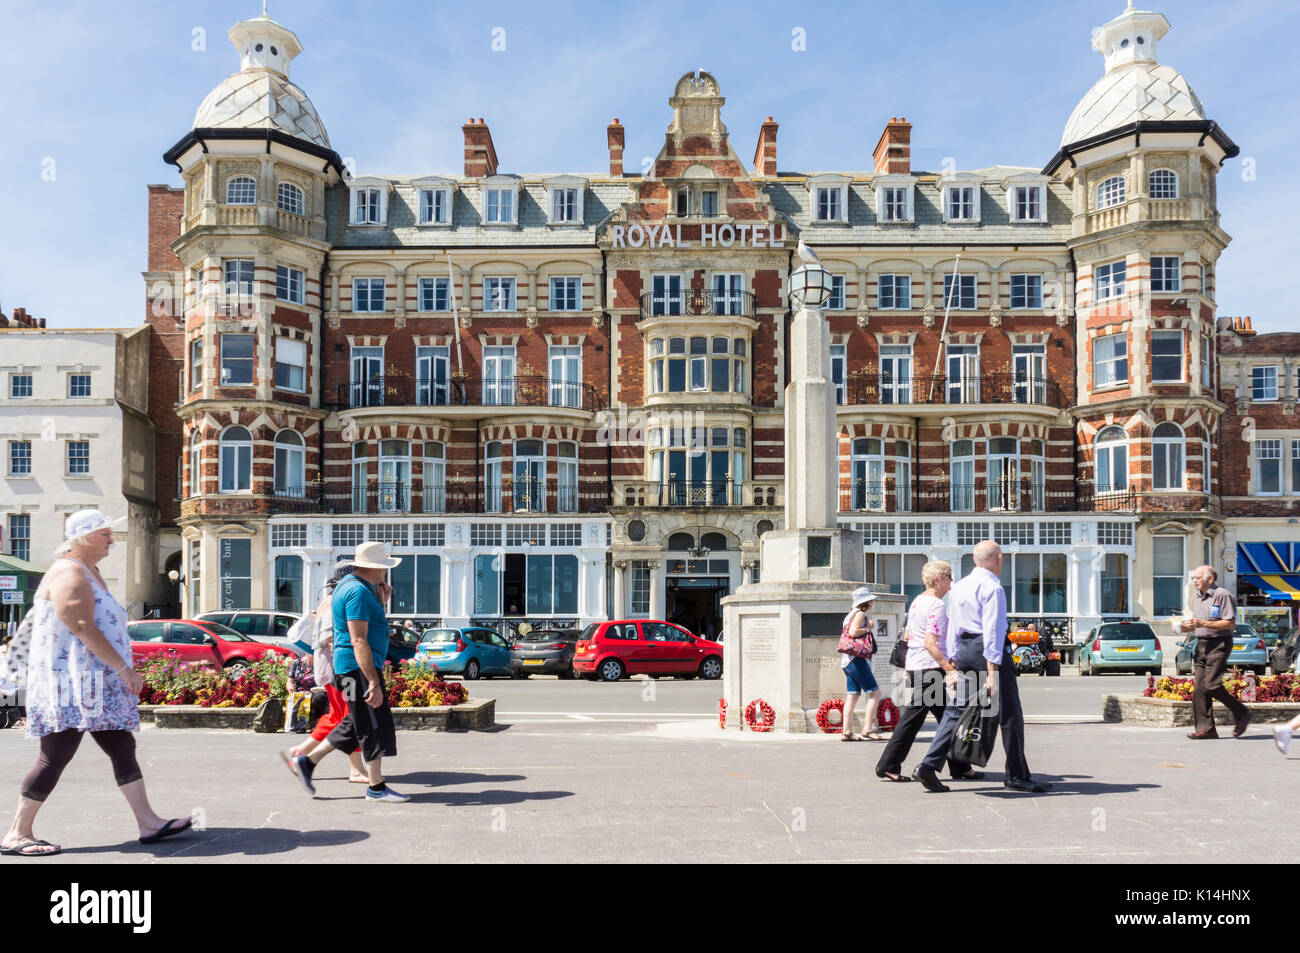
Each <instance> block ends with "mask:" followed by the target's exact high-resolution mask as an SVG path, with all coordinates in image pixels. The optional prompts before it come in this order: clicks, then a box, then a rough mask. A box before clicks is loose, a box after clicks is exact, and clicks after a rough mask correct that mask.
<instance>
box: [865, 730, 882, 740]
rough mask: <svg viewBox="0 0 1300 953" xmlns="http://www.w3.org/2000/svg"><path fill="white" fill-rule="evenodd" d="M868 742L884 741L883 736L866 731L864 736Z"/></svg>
mask: <svg viewBox="0 0 1300 953" xmlns="http://www.w3.org/2000/svg"><path fill="white" fill-rule="evenodd" d="M863 737H864V738H866V739H867V740H868V741H884V740H885V736H884V735H882V734H880V733H879V732H875V731H868V732H867V733H866V734H865V735H864V736H863Z"/></svg>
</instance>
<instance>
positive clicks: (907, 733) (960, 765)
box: [876, 668, 970, 777]
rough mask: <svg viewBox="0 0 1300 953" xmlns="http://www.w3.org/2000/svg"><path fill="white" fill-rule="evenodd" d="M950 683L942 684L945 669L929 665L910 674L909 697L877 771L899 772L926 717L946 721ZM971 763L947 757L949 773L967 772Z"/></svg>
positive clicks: (953, 774) (908, 683)
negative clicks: (944, 718)
mask: <svg viewBox="0 0 1300 953" xmlns="http://www.w3.org/2000/svg"><path fill="white" fill-rule="evenodd" d="M947 695H948V691H947V686H945V685H944V683H943V669H941V668H926V669H921V670H920V671H910V672H908V673H907V699H906V702H905V704H904V705H903V706H902V710H901V711H900V713H899V716H898V724H897V725H895V726H894V734H893V737H892V738H890V739H889V744H887V745H886V746H885V750H884V751H883V752H881V755H880V760H879V761H877V762H876V770H877V771H881V772H884V773H886V774H900V773H901V772H902V770H903V759H904V758H906V757H907V754H908V752H909V751H911V750H912V744H913V742H915V741H916V733H917V732H918V731H920V730H921V726H922V725H923V724H925V716H926V715H927V714H929V715H933V716H934V720H935V721H936V722H939V723H942V722H943V713H944V711H945V710H946V708H947V702H948V701H949V700H950V699H948V697H947ZM969 770H970V765H969V764H967V763H966V762H965V761H954V760H953V759H952V758H949V759H948V773H949V774H951V775H952V776H953V777H957V776H958V775H962V774H965V773H966V772H968V771H969Z"/></svg>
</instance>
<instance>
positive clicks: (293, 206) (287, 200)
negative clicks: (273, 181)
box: [275, 182, 306, 215]
mask: <svg viewBox="0 0 1300 953" xmlns="http://www.w3.org/2000/svg"><path fill="white" fill-rule="evenodd" d="M275 204H276V205H277V206H278V207H279V208H280V210H281V211H284V212H292V213H293V214H294V215H302V214H303V211H304V209H305V208H306V204H305V203H304V202H303V197H302V189H300V188H298V186H296V185H292V184H290V183H289V182H281V183H280V185H279V187H278V188H277V189H276V194H275Z"/></svg>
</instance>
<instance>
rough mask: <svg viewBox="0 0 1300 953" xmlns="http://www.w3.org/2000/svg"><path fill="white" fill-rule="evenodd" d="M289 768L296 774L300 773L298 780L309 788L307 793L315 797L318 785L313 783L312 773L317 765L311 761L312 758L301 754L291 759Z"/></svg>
mask: <svg viewBox="0 0 1300 953" xmlns="http://www.w3.org/2000/svg"><path fill="white" fill-rule="evenodd" d="M289 768H290V770H291V771H293V772H294V774H296V775H298V780H299V781H301V782H302V786H303V787H305V788H306V789H307V793H308V794H310V795H312V796H313V797H314V796H315V795H316V785H314V784H312V783H311V773H312V771H314V770H315V768H316V766H315V765H314V764H312V763H311V759H310V758H308V757H307V756H306V755H305V754H300V755H298V757H296V758H293V759H291V760H290V761H289Z"/></svg>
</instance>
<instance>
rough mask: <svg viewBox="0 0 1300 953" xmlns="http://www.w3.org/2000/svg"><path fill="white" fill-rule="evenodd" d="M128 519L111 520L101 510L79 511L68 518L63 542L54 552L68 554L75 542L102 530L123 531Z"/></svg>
mask: <svg viewBox="0 0 1300 953" xmlns="http://www.w3.org/2000/svg"><path fill="white" fill-rule="evenodd" d="M126 519H127V518H126V517H125V516H121V517H118V518H117V519H115V520H111V519H109V518H108V517H107V516H105V515H104V514H103V513H101V512H100V511H99V510H78V511H77V512H75V513H73V514H72V515H71V516H69V517H68V521H67V523H65V524H64V526H63V542H62V543H61V544H60V545H59V547H58V548H57V549H55V550H54V551H55V552H56V553H66V552H67V551H68V548H69V547H70V546H71V545H72V544H73V542H74V541H76V540H78V539H81V538H82V537H83V536H89V535H90V534H91V533H95V532H98V531H99V530H101V529H121V528H122V527H123V526H125V525H126Z"/></svg>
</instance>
